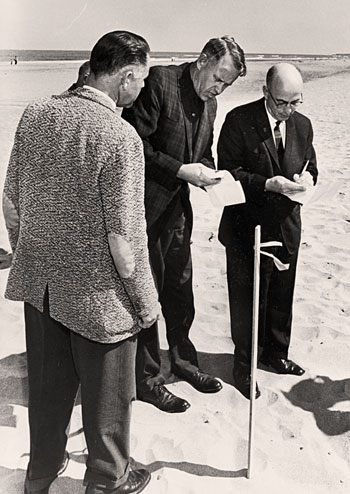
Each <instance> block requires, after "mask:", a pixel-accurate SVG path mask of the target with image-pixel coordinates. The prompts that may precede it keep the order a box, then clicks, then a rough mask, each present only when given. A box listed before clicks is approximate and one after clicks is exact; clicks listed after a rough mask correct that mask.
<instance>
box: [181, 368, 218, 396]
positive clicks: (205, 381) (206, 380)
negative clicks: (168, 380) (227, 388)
mask: <svg viewBox="0 0 350 494" xmlns="http://www.w3.org/2000/svg"><path fill="white" fill-rule="evenodd" d="M175 374H176V375H177V376H179V377H181V378H182V379H184V380H185V381H187V382H188V383H190V384H191V385H192V386H193V387H194V388H195V389H196V390H197V391H200V392H201V393H217V392H218V391H220V389H222V384H221V382H220V381H219V380H218V379H216V378H215V377H213V376H210V375H209V374H206V373H205V372H202V371H201V370H200V369H198V370H196V372H192V373H184V372H181V371H175Z"/></svg>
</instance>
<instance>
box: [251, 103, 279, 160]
mask: <svg viewBox="0 0 350 494" xmlns="http://www.w3.org/2000/svg"><path fill="white" fill-rule="evenodd" d="M264 101H265V100H264V98H262V99H261V100H260V102H261V104H260V107H259V111H257V112H256V129H257V132H258V134H259V135H260V137H261V139H262V141H263V144H264V146H265V147H266V148H267V150H268V152H269V154H270V156H271V158H272V161H273V165H274V166H276V167H277V168H278V170H280V169H281V168H280V165H279V162H278V155H277V149H276V146H275V141H274V138H273V137H272V133H271V127H270V122H269V119H268V116H267V113H266V109H265V103H264Z"/></svg>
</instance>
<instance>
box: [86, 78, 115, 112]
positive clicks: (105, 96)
mask: <svg viewBox="0 0 350 494" xmlns="http://www.w3.org/2000/svg"><path fill="white" fill-rule="evenodd" d="M83 87H85V88H86V89H89V90H90V91H93V92H94V93H96V94H98V95H99V96H101V97H104V98H105V99H106V100H107V101H108V102H109V103H112V105H113V108H114V109H116V108H117V105H116V102H115V101H113V100H112V98H111V97H110V96H108V94H106V93H104V92H103V91H100V90H99V89H97V88H95V87H92V86H88V85H87V84H84V86H83Z"/></svg>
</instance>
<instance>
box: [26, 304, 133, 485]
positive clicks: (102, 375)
mask: <svg viewBox="0 0 350 494" xmlns="http://www.w3.org/2000/svg"><path fill="white" fill-rule="evenodd" d="M24 311H25V312H24V313H25V326H26V342H27V359H28V378H29V427H30V460H29V465H28V470H27V477H26V487H27V490H28V491H29V492H35V491H37V490H40V489H43V488H45V487H47V486H48V485H50V483H51V482H52V481H53V480H54V479H55V477H56V476H57V472H58V470H59V468H60V465H61V463H62V460H63V457H64V452H65V448H66V443H67V435H68V430H69V423H70V417H71V413H72V409H73V406H74V402H75V398H76V395H77V391H78V386H79V383H80V384H81V403H82V416H83V427H84V434H85V438H86V443H87V447H88V459H87V463H86V467H87V470H86V474H85V479H84V483H85V484H87V483H88V484H89V485H90V484H92V485H93V486H95V488H96V492H101V490H99V489H101V488H102V489H112V488H116V487H118V486H119V485H121V484H123V483H124V482H125V481H126V479H127V476H128V470H129V433H130V418H131V401H132V399H134V397H135V373H134V369H135V367H134V366H135V353H136V337H134V338H129V339H127V340H124V341H122V342H119V343H115V344H102V343H97V342H94V341H91V340H88V339H86V338H83V337H82V336H80V335H78V334H77V333H74V332H73V331H70V330H69V329H68V328H66V327H65V326H64V325H63V324H60V323H59V322H57V321H55V320H54V319H52V318H51V317H50V315H49V307H48V297H47V295H46V296H45V301H44V312H40V311H38V310H37V309H35V308H34V307H33V306H31V305H30V304H28V303H25V305H24ZM91 492H93V491H91Z"/></svg>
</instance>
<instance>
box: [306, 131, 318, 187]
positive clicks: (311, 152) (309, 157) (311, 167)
mask: <svg viewBox="0 0 350 494" xmlns="http://www.w3.org/2000/svg"><path fill="white" fill-rule="evenodd" d="M309 124H310V126H309V134H308V137H307V147H306V152H305V158H304V162H305V163H306V162H307V161H309V164H308V165H307V168H306V171H308V172H309V173H311V175H312V178H313V181H314V185H316V183H317V176H318V169H317V160H316V153H315V149H314V146H313V142H312V141H313V136H314V133H313V129H312V124H311V122H309Z"/></svg>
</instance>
